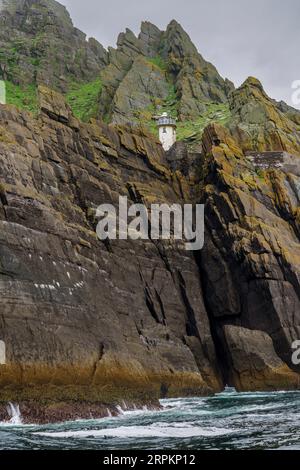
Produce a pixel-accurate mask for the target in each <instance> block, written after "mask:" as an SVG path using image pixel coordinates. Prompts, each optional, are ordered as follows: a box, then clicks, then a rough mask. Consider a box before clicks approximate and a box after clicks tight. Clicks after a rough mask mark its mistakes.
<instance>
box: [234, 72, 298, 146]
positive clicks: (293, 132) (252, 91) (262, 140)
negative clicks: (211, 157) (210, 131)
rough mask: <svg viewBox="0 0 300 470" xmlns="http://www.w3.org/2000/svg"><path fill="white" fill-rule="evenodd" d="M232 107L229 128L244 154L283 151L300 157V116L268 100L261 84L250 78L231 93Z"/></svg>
mask: <svg viewBox="0 0 300 470" xmlns="http://www.w3.org/2000/svg"><path fill="white" fill-rule="evenodd" d="M229 103H230V109H231V114H232V118H231V120H230V124H229V128H230V131H231V133H232V134H233V135H234V137H235V138H236V140H237V141H238V142H239V143H240V145H241V146H242V147H243V149H244V150H256V151H258V152H262V151H266V150H267V151H271V150H282V151H286V152H289V153H292V154H296V155H300V153H299V149H300V121H299V113H297V111H296V110H294V112H292V108H290V107H288V106H287V105H284V103H281V105H279V104H278V103H276V102H275V101H274V100H272V99H271V98H269V97H268V96H267V94H266V93H265V91H264V89H263V86H262V84H261V83H260V82H259V80H257V79H256V78H253V77H249V78H248V79H247V80H246V81H245V83H244V84H243V85H242V86H241V87H240V88H238V89H237V90H235V91H234V92H233V93H231V95H230V97H229Z"/></svg>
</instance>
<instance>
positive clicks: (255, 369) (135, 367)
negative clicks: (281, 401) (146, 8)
mask: <svg viewBox="0 0 300 470" xmlns="http://www.w3.org/2000/svg"><path fill="white" fill-rule="evenodd" d="M2 6H3V8H2V10H1V12H0V26H1V28H0V47H1V53H0V68H1V73H2V75H4V76H5V77H6V78H7V79H8V80H12V81H17V82H18V83H19V84H20V85H22V84H29V85H32V86H37V87H38V94H39V113H38V115H33V114H30V113H27V112H25V111H21V110H20V109H17V108H15V107H13V106H10V105H0V294H1V295H0V341H2V343H1V361H0V362H1V365H0V419H2V418H3V417H5V416H7V411H6V404H7V402H19V403H20V405H21V412H22V413H23V416H24V417H25V419H26V420H29V421H30V419H31V420H34V421H38V422H45V421H47V420H55V419H68V418H71V417H79V413H81V416H80V417H88V416H91V415H92V416H94V417H101V416H103V415H104V414H105V413H109V412H110V413H112V414H115V413H117V406H118V405H120V404H122V406H124V407H127V408H130V407H132V406H134V405H141V404H148V405H149V406H151V407H157V406H159V403H158V398H159V397H166V396H173V397H174V396H189V395H207V394H212V393H216V392H218V391H221V390H223V388H224V387H225V386H226V385H231V386H234V387H236V388H237V390H240V391H248V390H280V389H296V388H299V386H300V368H299V366H297V365H296V364H294V363H293V361H292V354H293V352H294V351H293V348H292V344H293V342H294V341H295V340H299V339H300V210H299V206H300V179H299V178H300V171H299V159H300V134H299V133H300V121H299V113H298V112H297V111H296V110H293V109H292V108H290V107H289V106H287V105H285V104H284V103H277V102H276V101H274V100H272V99H271V98H269V97H268V96H267V95H266V93H265V92H264V90H263V87H262V85H261V83H260V82H259V81H258V80H257V79H254V78H249V79H248V80H246V82H245V83H244V84H243V85H242V86H241V87H240V88H239V89H237V90H235V89H234V86H233V85H232V84H231V82H229V81H228V80H223V79H222V78H221V77H220V76H219V74H218V72H217V71H216V69H215V68H214V67H213V66H212V65H211V64H209V63H207V62H206V61H205V60H204V59H203V58H202V57H201V56H200V54H199V53H198V52H197V50H196V48H195V46H194V45H193V44H192V42H191V40H190V38H189V36H188V35H187V34H186V33H185V32H184V30H183V29H182V27H181V26H180V25H179V24H178V23H177V22H176V21H172V22H171V23H170V25H169V26H168V27H167V30H166V31H165V32H163V31H160V30H159V29H158V28H157V27H156V26H154V25H152V24H151V23H149V22H144V23H143V24H142V27H141V33H140V35H139V36H138V37H136V36H135V35H134V34H133V33H132V32H131V31H130V30H126V31H125V33H122V34H121V35H120V36H119V39H118V44H117V48H116V49H113V48H110V49H109V51H108V52H106V51H105V50H104V49H103V48H102V46H101V45H100V44H98V43H97V42H96V41H95V40H89V41H86V38H85V36H84V35H83V33H80V32H79V31H78V30H76V28H74V27H73V24H72V22H71V19H70V17H69V15H68V13H67V12H66V10H65V8H64V7H62V6H61V5H60V4H58V3H57V2H55V1H54V0H35V1H34V0H26V1H22V0H15V1H10V2H7V1H3V2H2ZM8 31H10V33H9V34H8V33H7V32H8ZM7 34H8V36H7V37H8V39H7V37H6V35H7ZM62 43H64V45H65V47H64V48H63V47H62ZM12 44H14V49H13V60H11V53H12V48H11V45H12ZM2 51H3V52H2ZM64 51H66V54H67V55H66V56H65V55H64V54H65V53H64ZM75 51H77V52H78V54H77V52H76V53H75ZM74 54H75V55H74ZM54 62H55V64H54ZM49 64H50V68H49ZM51 64H53V66H52V65H51ZM14 70H15V71H18V73H17V74H16V75H14ZM49 70H50V72H49ZM19 72H20V73H19ZM16 77H18V78H16ZM99 77H100V78H99ZM95 78H97V80H98V82H99V83H98V85H99V92H100V95H99V97H98V98H96V99H95V102H93V103H92V105H93V109H94V108H95V110H96V112H95V116H96V115H97V113H98V118H99V117H100V118H104V120H103V119H99V120H96V119H91V120H90V121H89V122H88V123H83V122H81V121H79V120H78V119H77V118H76V117H75V116H74V113H73V111H72V110H71V108H70V106H69V105H68V104H67V102H66V101H65V99H64V97H63V96H62V94H60V93H59V92H58V90H60V91H62V92H63V93H65V92H66V89H67V87H68V83H70V80H72V79H76V80H77V81H79V82H87V83H88V82H89V80H94V79H95ZM100 82H101V83H100ZM47 84H48V85H49V84H50V85H51V88H52V89H49V88H48V87H47V86H46V85H47ZM100 85H101V86H100ZM97 90H98V88H97ZM87 94H88V95H89V99H91V95H90V90H88V91H87ZM92 96H94V94H92ZM95 96H96V95H95ZM81 99H82V96H80V100H79V101H80V102H81ZM89 102H90V101H89ZM159 106H160V107H161V109H165V108H166V107H167V108H169V109H171V111H172V112H174V113H175V114H176V115H177V116H178V117H179V119H181V120H185V122H186V126H187V129H188V131H189V134H188V136H189V139H190V140H189V139H188V138H187V139H186V138H183V133H182V128H180V124H182V125H183V124H184V123H182V121H179V123H178V124H179V125H178V127H179V128H178V136H179V137H180V136H181V141H180V142H178V143H177V144H176V145H174V146H173V148H172V149H171V150H170V152H168V153H167V154H166V153H165V152H164V151H163V149H162V146H161V145H160V143H159V142H158V141H157V140H156V138H155V136H154V135H153V132H152V134H151V133H150V132H149V129H150V130H151V117H152V114H153V112H154V111H155V110H157V109H159ZM229 108H230V110H229ZM203 109H205V113H204V114H203V115H202V116H201V113H202V110H203ZM204 115H205V119H204V118H203V116H204ZM201 117H202V118H203V119H202V120H201ZM218 119H219V120H220V121H222V122H223V123H224V125H225V127H222V126H220V125H219V124H217V123H213V124H210V125H209V126H207V127H206V123H207V122H211V121H215V120H218ZM108 123H110V124H108ZM145 123H146V124H147V125H148V129H147V128H146V127H145V126H143V125H142V124H145ZM149 123H150V124H149ZM195 123H196V124H197V125H196V124H195ZM197 126H198V127H197ZM204 128H205V130H204ZM152 131H153V127H152ZM202 133H203V136H202V139H201V134H202ZM200 139H201V141H200ZM191 141H195V142H196V145H195V146H194V147H193V152H191V150H190V149H191V147H189V146H187V145H186V143H189V142H191ZM195 142H194V143H195ZM266 151H273V153H272V154H271V156H270V155H269V157H270V158H268V154H266V153H263V154H262V152H266ZM272 162H275V164H274V165H273V164H272ZM119 196H127V197H128V200H129V204H131V203H143V204H145V205H146V206H147V207H148V208H149V207H150V205H151V204H152V203H166V204H169V205H170V204H173V203H178V204H184V203H189V204H196V203H203V204H205V225H206V228H205V230H206V233H205V244H204V248H203V250H201V251H200V252H197V253H192V252H188V251H186V250H185V247H184V244H183V243H182V242H180V241H176V242H174V241H173V240H169V241H168V240H164V241H155V240H151V239H149V240H144V241H142V240H138V241H132V240H131V241H130V240H115V241H114V240H107V241H105V242H101V241H99V240H98V238H97V236H96V226H97V217H96V215H97V207H98V206H99V205H100V204H102V203H105V204H107V203H110V204H114V205H115V206H118V201H119ZM4 346H5V347H4ZM4 354H5V356H6V361H4V360H3V357H2V356H3V355H4ZM2 362H5V363H3V364H2ZM123 402H124V403H123ZM81 403H84V405H79V404H81ZM79 407H80V409H79ZM30 410H31V411H30Z"/></svg>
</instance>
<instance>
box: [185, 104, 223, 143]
mask: <svg viewBox="0 0 300 470" xmlns="http://www.w3.org/2000/svg"><path fill="white" fill-rule="evenodd" d="M229 119H230V110H229V105H228V104H224V103H222V104H216V103H207V105H206V110H205V112H204V113H202V114H201V115H200V116H199V117H198V119H195V120H194V121H184V122H178V125H177V139H178V140H179V141H180V140H182V141H186V142H187V143H191V144H192V143H194V142H195V143H196V142H199V141H200V140H201V137H202V134H203V131H204V129H205V128H206V126H208V124H210V123H212V122H216V123H218V124H221V125H223V126H224V125H226V124H227V122H228V121H229Z"/></svg>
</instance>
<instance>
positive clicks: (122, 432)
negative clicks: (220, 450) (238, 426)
mask: <svg viewBox="0 0 300 470" xmlns="http://www.w3.org/2000/svg"><path fill="white" fill-rule="evenodd" d="M183 424H184V423H183ZM234 432H236V430H234V429H223V428H201V427H196V426H195V427H187V426H184V427H179V426H176V427H173V426H155V425H152V426H121V427H119V428H113V429H101V430H90V431H64V432H40V433H34V434H36V435H39V436H43V437H53V438H89V437H91V438H97V437H100V438H101V437H118V438H121V439H130V438H146V437H162V438H168V437H178V438H188V437H212V436H223V435H226V434H232V433H234Z"/></svg>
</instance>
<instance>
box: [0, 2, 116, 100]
mask: <svg viewBox="0 0 300 470" xmlns="http://www.w3.org/2000/svg"><path fill="white" fill-rule="evenodd" d="M0 50H1V52H0V78H1V79H4V80H9V81H12V82H13V83H16V84H18V85H22V86H24V85H33V84H44V85H47V86H50V87H51V88H54V89H58V90H60V91H62V92H66V91H67V90H68V88H69V85H70V83H71V82H73V81H79V82H80V81H85V82H88V81H91V80H95V78H96V77H98V75H99V72H100V70H101V69H102V68H103V67H104V66H105V65H106V64H107V60H108V57H107V51H106V50H105V49H104V48H103V46H101V44H99V43H98V42H97V41H96V40H95V39H89V40H87V39H86V35H85V34H84V33H83V32H81V31H79V30H78V29H77V28H75V27H74V26H73V23H72V20H71V18H70V15H69V13H68V12H67V10H66V8H65V7H64V6H63V5H61V4H60V3H58V2H56V1H55V0H3V1H2V2H1V5H0Z"/></svg>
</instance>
